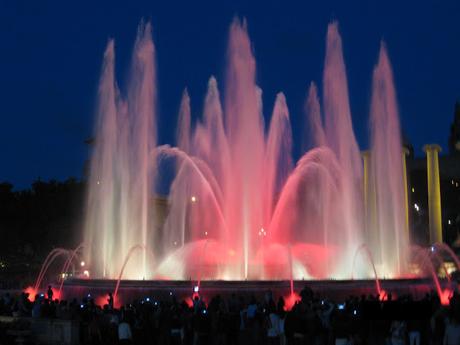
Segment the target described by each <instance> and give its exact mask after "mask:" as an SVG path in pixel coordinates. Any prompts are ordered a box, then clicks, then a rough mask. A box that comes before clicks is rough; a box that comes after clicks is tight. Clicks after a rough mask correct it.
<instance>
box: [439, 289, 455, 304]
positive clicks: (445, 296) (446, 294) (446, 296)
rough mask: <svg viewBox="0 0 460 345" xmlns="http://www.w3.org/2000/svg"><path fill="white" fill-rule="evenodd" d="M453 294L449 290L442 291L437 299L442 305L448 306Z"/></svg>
mask: <svg viewBox="0 0 460 345" xmlns="http://www.w3.org/2000/svg"><path fill="white" fill-rule="evenodd" d="M452 295H453V292H452V291H451V290H450V289H444V290H442V291H441V293H440V294H439V299H440V301H441V304H442V305H449V303H450V299H451V298H452Z"/></svg>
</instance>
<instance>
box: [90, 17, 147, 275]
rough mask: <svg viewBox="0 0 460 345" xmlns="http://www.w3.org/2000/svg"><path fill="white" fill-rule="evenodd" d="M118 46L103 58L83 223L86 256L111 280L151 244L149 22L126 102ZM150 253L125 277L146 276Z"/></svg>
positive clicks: (142, 30)
mask: <svg viewBox="0 0 460 345" xmlns="http://www.w3.org/2000/svg"><path fill="white" fill-rule="evenodd" d="M114 69H115V52H114V42H113V41H110V42H109V43H108V45H107V49H106V52H105V54H104V63H103V67H102V73H101V79H100V82H99V90H98V110H97V122H96V130H95V146H94V151H93V156H92V158H91V166H90V176H89V192H88V199H87V212H86V220H85V231H84V237H85V243H88V244H89V245H88V247H86V248H85V257H87V261H88V262H90V263H91V269H92V271H93V273H94V275H95V276H102V277H113V276H114V275H115V274H116V272H117V270H118V268H119V267H120V265H121V264H122V262H121V260H122V258H123V257H124V256H125V255H126V254H127V252H128V250H129V248H131V247H132V246H133V245H136V244H141V245H144V246H145V245H147V243H148V242H150V241H151V240H153V239H152V238H149V233H150V231H149V227H150V222H151V219H152V218H153V215H152V214H151V212H152V211H151V207H149V200H150V196H151V193H152V186H153V179H154V171H155V169H154V162H155V159H154V157H151V151H152V148H153V147H154V146H155V142H156V139H155V138H156V132H155V125H154V124H155V121H154V119H155V104H156V98H155V95H156V86H155V63H154V46H153V42H152V37H151V27H150V24H148V23H147V24H143V23H141V25H140V26H139V29H138V33H137V39H136V42H135V45H134V51H133V56H132V66H131V71H130V79H129V83H128V92H127V97H126V99H123V97H122V96H121V95H120V93H119V91H118V88H117V85H116V81H115V74H114ZM148 272H149V271H148V267H147V258H146V254H143V257H142V258H141V259H140V260H137V261H135V260H133V261H132V262H130V266H129V267H127V270H126V276H127V277H129V278H137V279H139V278H143V277H147V276H148V274H149V273H148Z"/></svg>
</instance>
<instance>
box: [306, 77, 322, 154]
mask: <svg viewBox="0 0 460 345" xmlns="http://www.w3.org/2000/svg"><path fill="white" fill-rule="evenodd" d="M305 112H306V114H307V117H308V122H309V123H310V135H311V138H312V142H313V146H325V145H326V144H327V143H326V134H325V133H324V127H323V121H322V119H321V106H320V103H319V98H318V89H317V87H316V84H315V83H314V82H312V83H311V84H310V87H309V89H308V97H307V102H306V103H305Z"/></svg>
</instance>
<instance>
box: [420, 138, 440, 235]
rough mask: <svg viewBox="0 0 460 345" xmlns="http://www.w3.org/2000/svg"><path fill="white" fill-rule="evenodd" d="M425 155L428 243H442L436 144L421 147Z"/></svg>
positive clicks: (438, 150)
mask: <svg viewBox="0 0 460 345" xmlns="http://www.w3.org/2000/svg"><path fill="white" fill-rule="evenodd" d="M423 151H425V153H426V174H427V178H428V181H427V182H428V212H429V213H428V216H429V221H430V242H431V244H434V243H441V242H442V219H441V186H440V181H439V159H438V152H440V151H441V147H440V146H439V145H436V144H431V145H425V146H423Z"/></svg>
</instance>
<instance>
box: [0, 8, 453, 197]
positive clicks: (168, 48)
mask: <svg viewBox="0 0 460 345" xmlns="http://www.w3.org/2000/svg"><path fill="white" fill-rule="evenodd" d="M288 3H289V4H288ZM235 14H238V15H240V16H244V17H246V18H247V20H248V26H249V33H250V35H251V39H252V41H253V44H254V49H255V54H256V59H257V62H258V84H259V85H260V86H261V87H262V88H263V90H264V112H265V114H266V115H267V116H269V115H270V113H271V109H272V106H273V102H274V97H275V94H276V93H277V92H278V91H284V92H285V94H286V97H287V101H288V105H289V107H290V110H291V118H292V124H293V131H294V134H295V136H296V142H299V136H300V129H301V126H302V117H303V113H302V108H303V103H304V98H305V94H306V91H307V86H308V84H309V83H310V81H311V80H314V81H316V82H319V83H320V82H321V75H322V67H323V58H324V48H325V34H326V28H327V24H328V22H330V21H331V20H333V19H337V20H338V21H339V24H340V31H341V34H342V38H343V44H344V55H345V59H346V64H347V70H348V77H349V88H350V97H351V106H352V113H353V122H354V128H355V132H356V135H357V137H358V140H359V142H360V145H361V147H363V148H364V147H366V146H367V118H368V111H369V100H370V85H371V76H372V68H373V65H374V64H375V62H376V59H377V54H378V48H379V43H380V39H382V38H383V39H384V40H385V41H386V43H387V47H388V50H389V53H390V57H391V60H392V64H393V69H394V73H395V80H396V86H397V94H398V100H399V104H400V113H401V123H402V128H403V130H404V132H405V133H406V135H407V137H408V138H409V140H410V141H411V142H412V144H413V145H414V147H415V148H416V150H418V151H417V153H418V154H421V153H420V152H421V151H420V148H421V146H422V145H423V144H424V143H427V142H436V143H439V144H441V145H442V146H443V148H444V150H445V151H447V138H448V131H449V126H450V123H451V121H452V118H453V107H454V103H455V101H456V100H457V99H458V98H460V25H459V20H460V2H458V1H451V0H443V1H436V0H431V1H401V0H399V1H388V0H387V1H343V0H342V1H336V2H327V1H298V2H288V1H258V2H256V1H241V2H237V1H231V2H230V1H229V2H222V1H211V2H198V1H183V2H177V1H154V0H150V1H123V2H122V1H107V2H104V1H91V2H89V1H88V2H84V1H36V0H30V1H22V0H2V1H0V47H1V50H0V114H1V120H2V121H1V124H0V162H1V163H0V181H5V180H6V181H10V182H12V183H14V184H15V185H16V186H17V187H18V188H23V187H27V186H28V185H29V184H30V183H31V182H32V181H33V180H35V179H37V178H38V177H41V178H42V179H49V178H58V179H63V178H66V177H69V176H76V177H81V173H82V169H83V164H84V161H85V159H86V157H87V155H88V150H87V147H86V146H85V144H84V140H85V139H86V138H88V137H90V136H91V134H92V126H93V115H94V103H95V91H96V86H97V81H98V77H99V70H100V66H101V61H102V54H103V51H104V48H105V44H106V42H107V39H108V38H109V37H114V38H115V39H116V53H117V69H118V71H117V73H118V76H119V79H120V82H121V84H123V79H124V78H125V76H126V71H127V69H128V61H129V56H130V54H131V48H132V45H133V42H134V38H135V33H136V29H137V25H138V22H139V20H140V19H141V18H142V17H145V18H148V19H150V20H151V21H152V23H153V29H154V38H155V43H156V48H157V53H158V54H157V63H158V69H159V71H158V79H159V99H160V104H159V111H160V121H159V126H160V141H161V142H171V141H172V138H173V133H174V126H175V122H176V118H177V109H178V106H179V101H180V96H181V93H182V90H183V88H184V87H185V86H187V87H188V88H189V91H190V94H191V97H192V107H193V112H194V115H197V114H198V113H199V112H200V110H201V106H202V101H203V97H204V92H205V89H206V84H207V79H208V77H209V76H210V75H211V74H214V75H216V76H217V78H218V80H219V81H220V83H221V84H222V83H223V80H222V76H223V74H224V73H223V72H224V67H225V50H226V41H227V31H228V27H229V24H230V22H231V20H232V18H233V16H234V15H235ZM320 88H321V85H320ZM297 151H298V150H297Z"/></svg>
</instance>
